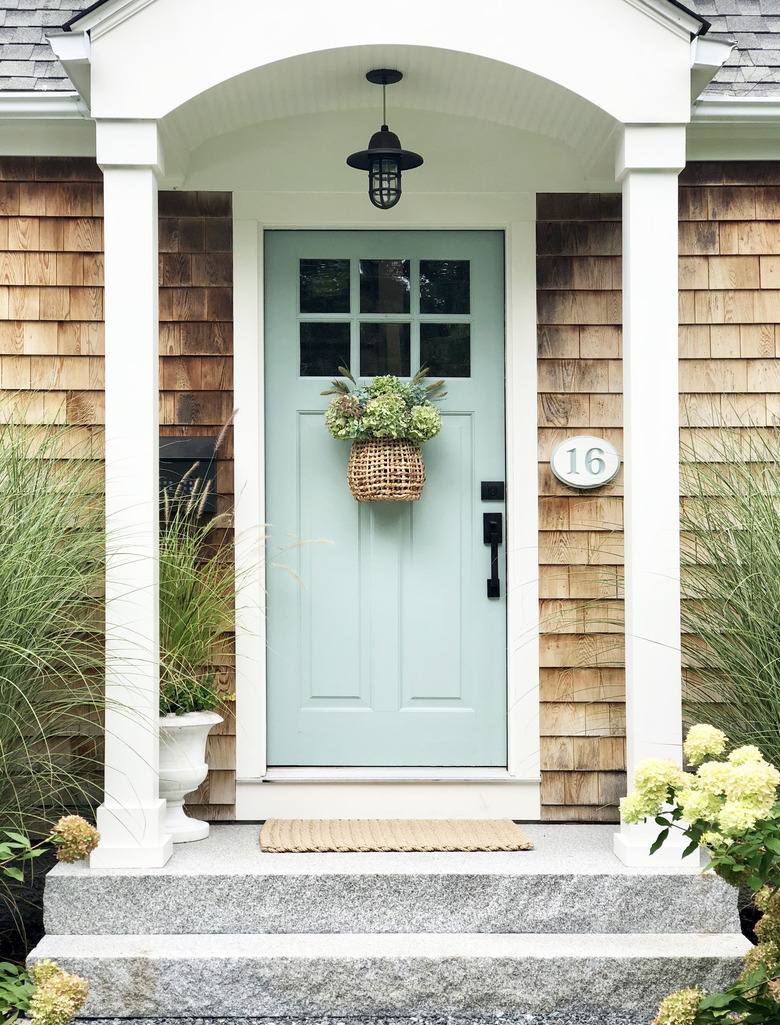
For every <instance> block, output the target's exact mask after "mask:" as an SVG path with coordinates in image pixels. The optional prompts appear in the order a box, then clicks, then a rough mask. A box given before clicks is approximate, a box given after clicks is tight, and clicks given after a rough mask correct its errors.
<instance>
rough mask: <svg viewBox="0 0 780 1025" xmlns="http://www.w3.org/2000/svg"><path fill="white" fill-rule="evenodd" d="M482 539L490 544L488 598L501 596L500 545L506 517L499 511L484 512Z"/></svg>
mask: <svg viewBox="0 0 780 1025" xmlns="http://www.w3.org/2000/svg"><path fill="white" fill-rule="evenodd" d="M482 540H483V541H484V543H485V544H486V545H490V576H489V577H488V581H487V596H488V598H500V597H501V581H500V580H499V578H498V546H499V545H500V544H501V542H502V541H503V540H504V517H503V515H502V514H501V513H499V512H490V513H483V514H482Z"/></svg>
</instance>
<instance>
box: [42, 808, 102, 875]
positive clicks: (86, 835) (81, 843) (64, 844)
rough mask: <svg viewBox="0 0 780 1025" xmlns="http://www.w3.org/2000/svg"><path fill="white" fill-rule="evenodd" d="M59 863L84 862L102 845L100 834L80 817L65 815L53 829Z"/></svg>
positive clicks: (52, 836) (52, 834)
mask: <svg viewBox="0 0 780 1025" xmlns="http://www.w3.org/2000/svg"><path fill="white" fill-rule="evenodd" d="M51 839H52V841H53V842H54V843H55V844H56V846H57V860H58V861H67V862H69V863H70V862H74V861H82V860H83V859H84V858H88V857H89V855H90V854H91V853H92V852H93V851H94V849H95V848H96V847H97V845H98V844H99V843H100V833H98V831H97V830H96V829H95V827H94V826H91V825H90V824H89V823H88V822H87V821H86V819H83V818H82V817H81V816H80V815H63V816H62V818H61V819H60V820H59V821H58V822H56V823H55V825H54V828H53V829H52V833H51Z"/></svg>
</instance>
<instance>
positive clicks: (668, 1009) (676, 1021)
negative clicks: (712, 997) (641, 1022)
mask: <svg viewBox="0 0 780 1025" xmlns="http://www.w3.org/2000/svg"><path fill="white" fill-rule="evenodd" d="M706 995H707V992H706V990H703V989H699V987H698V986H694V987H693V989H681V990H678V991H677V992H676V993H672V994H670V995H669V996H668V997H667V998H666V999H665V1000H663V1001H662V1002H661V1006H660V1007H659V1008H658V1013H657V1014H656V1016H655V1018H653V1020H652V1022H651V1023H650V1025H693V1022H694V1020H695V1018H696V1010H697V1008H698V1006H699V1004H700V1003H701V1001H702V1000H703V999H704V997H705V996H706Z"/></svg>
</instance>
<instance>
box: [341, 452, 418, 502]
mask: <svg viewBox="0 0 780 1025" xmlns="http://www.w3.org/2000/svg"><path fill="white" fill-rule="evenodd" d="M347 483H348V484H349V489H350V491H351V492H352V494H353V495H354V496H355V498H356V499H357V500H358V502H417V501H419V499H420V495H421V494H422V489H423V485H424V484H425V466H424V465H423V459H422V453H421V452H420V449H419V448H418V447H417V446H416V445H413V444H412V442H411V441H402V440H400V439H398V438H372V439H371V440H370V441H354V442H353V443H352V451H351V452H350V454H349V465H348V466H347Z"/></svg>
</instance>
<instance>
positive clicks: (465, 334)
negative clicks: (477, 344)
mask: <svg viewBox="0 0 780 1025" xmlns="http://www.w3.org/2000/svg"><path fill="white" fill-rule="evenodd" d="M420 365H421V366H423V367H430V373H431V375H432V376H433V377H470V376H471V325H470V324H420Z"/></svg>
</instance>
